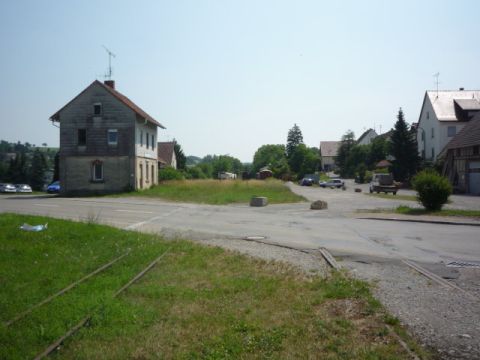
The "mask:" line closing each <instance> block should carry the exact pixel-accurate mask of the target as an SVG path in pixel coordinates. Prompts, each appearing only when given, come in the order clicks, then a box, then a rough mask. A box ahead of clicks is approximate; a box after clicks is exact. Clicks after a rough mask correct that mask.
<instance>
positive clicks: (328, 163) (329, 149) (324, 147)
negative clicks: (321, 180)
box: [320, 141, 342, 171]
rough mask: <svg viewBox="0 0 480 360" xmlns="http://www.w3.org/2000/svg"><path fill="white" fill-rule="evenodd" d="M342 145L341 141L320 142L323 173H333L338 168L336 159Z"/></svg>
mask: <svg viewBox="0 0 480 360" xmlns="http://www.w3.org/2000/svg"><path fill="white" fill-rule="evenodd" d="M341 144H342V142H341V141H320V159H321V162H322V170H323V171H332V170H334V169H335V168H336V165H335V159H336V157H337V154H338V149H340V145H341Z"/></svg>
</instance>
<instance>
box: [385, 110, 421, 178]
mask: <svg viewBox="0 0 480 360" xmlns="http://www.w3.org/2000/svg"><path fill="white" fill-rule="evenodd" d="M390 152H391V154H392V156H393V157H394V158H395V160H393V174H394V177H395V179H396V180H398V181H409V180H410V179H411V177H412V176H413V175H414V174H415V173H416V171H417V168H418V165H419V162H420V158H419V156H418V150H417V140H416V138H415V136H414V132H412V131H411V129H410V128H409V126H408V124H407V123H406V122H405V118H404V115H403V111H402V108H400V109H399V110H398V115H397V122H396V123H395V127H394V130H393V132H392V136H391V137H390Z"/></svg>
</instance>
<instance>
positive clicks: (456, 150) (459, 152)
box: [455, 148, 462, 156]
mask: <svg viewBox="0 0 480 360" xmlns="http://www.w3.org/2000/svg"><path fill="white" fill-rule="evenodd" d="M455 152H456V156H460V155H462V150H461V149H460V148H457V149H455Z"/></svg>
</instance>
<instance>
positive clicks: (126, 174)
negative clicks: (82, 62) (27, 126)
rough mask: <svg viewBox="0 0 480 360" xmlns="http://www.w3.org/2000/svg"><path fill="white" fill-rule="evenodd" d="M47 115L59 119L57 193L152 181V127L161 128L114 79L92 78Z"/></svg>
mask: <svg viewBox="0 0 480 360" xmlns="http://www.w3.org/2000/svg"><path fill="white" fill-rule="evenodd" d="M50 120H51V121H52V122H58V123H59V124H60V156H59V157H60V166H59V167H60V174H59V175H60V184H61V193H62V194H66V195H75V194H86V193H96V194H98V193H112V192H121V191H125V190H127V189H145V188H148V187H150V186H151V185H153V184H157V182H158V176H157V172H158V165H157V149H156V144H157V128H162V129H165V127H164V126H163V125H162V124H160V123H159V122H157V121H156V120H155V119H154V118H153V117H151V116H150V115H148V114H147V113H146V112H145V111H143V110H142V109H141V108H140V107H139V106H137V105H136V104H135V103H133V102H132V101H131V100H130V99H129V98H127V97H126V96H125V95H123V94H121V93H120V92H118V91H117V90H115V82H114V81H113V80H107V81H105V83H102V82H100V81H98V80H95V81H94V82H92V83H91V84H90V85H89V86H87V88H86V89H85V90H83V91H82V92H81V93H80V94H78V95H77V96H76V97H75V98H73V100H71V101H70V102H68V103H67V104H66V105H65V106H64V107H62V108H61V109H60V110H58V111H57V112H56V113H55V114H53V115H52V116H51V117H50Z"/></svg>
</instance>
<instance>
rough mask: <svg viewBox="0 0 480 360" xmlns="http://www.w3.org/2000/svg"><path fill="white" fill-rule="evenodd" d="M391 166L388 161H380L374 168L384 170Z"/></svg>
mask: <svg viewBox="0 0 480 360" xmlns="http://www.w3.org/2000/svg"><path fill="white" fill-rule="evenodd" d="M391 165H392V163H391V162H390V161H388V160H380V161H379V162H378V163H377V165H376V167H377V168H386V167H389V166H391Z"/></svg>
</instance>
